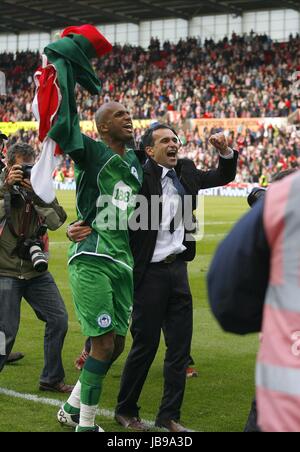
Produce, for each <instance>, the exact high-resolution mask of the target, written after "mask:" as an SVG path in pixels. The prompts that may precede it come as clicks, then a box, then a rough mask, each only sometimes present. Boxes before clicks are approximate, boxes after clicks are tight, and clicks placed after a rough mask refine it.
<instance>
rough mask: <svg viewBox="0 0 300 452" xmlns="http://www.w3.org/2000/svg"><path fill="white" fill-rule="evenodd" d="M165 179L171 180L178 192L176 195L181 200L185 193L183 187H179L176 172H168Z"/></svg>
mask: <svg viewBox="0 0 300 452" xmlns="http://www.w3.org/2000/svg"><path fill="white" fill-rule="evenodd" d="M167 177H169V178H170V179H172V181H173V184H174V187H175V188H176V190H177V191H178V194H179V195H180V196H181V197H182V198H183V197H184V195H186V191H185V189H184V188H183V186H182V185H181V183H180V180H179V179H178V177H177V174H176V172H175V171H174V170H171V171H169V172H168V173H167Z"/></svg>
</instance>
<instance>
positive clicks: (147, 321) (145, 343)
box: [116, 258, 193, 424]
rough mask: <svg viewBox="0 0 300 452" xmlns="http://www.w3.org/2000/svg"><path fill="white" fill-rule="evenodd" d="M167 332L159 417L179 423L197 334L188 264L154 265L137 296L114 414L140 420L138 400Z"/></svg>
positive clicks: (159, 418)
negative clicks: (130, 341)
mask: <svg viewBox="0 0 300 452" xmlns="http://www.w3.org/2000/svg"><path fill="white" fill-rule="evenodd" d="M162 331H163V332H164V335H165V341H166V344H167V350H166V355H165V362H164V393H163V398H162V401H161V405H160V409H159V412H158V415H157V419H156V421H157V423H158V424H159V423H160V421H163V420H170V419H172V420H174V421H179V420H180V414H181V406H182V402H183V398H184V392H185V386H186V369H187V367H188V364H189V360H190V352H191V342H192V334H193V302H192V295H191V291H190V286H189V281H188V273H187V264H186V263H185V262H184V261H183V260H181V259H180V258H177V260H176V261H175V262H173V263H172V264H164V263H160V264H150V265H149V267H148V269H147V272H146V275H145V278H144V280H143V282H142V284H141V285H140V287H139V288H138V289H137V290H136V291H135V300H134V308H133V318H132V327H131V333H132V337H133V345H132V348H131V351H130V354H129V356H128V359H127V362H126V364H125V369H124V372H123V376H122V381H121V389H120V394H119V397H118V405H117V408H116V414H120V415H123V416H125V415H126V416H133V417H135V416H136V417H138V416H139V408H138V400H139V398H140V395H141V392H142V389H143V386H144V383H145V381H146V378H147V375H148V372H149V370H150V367H151V365H152V363H153V361H154V358H155V356H156V353H157V351H158V348H159V345H160V339H161V333H162Z"/></svg>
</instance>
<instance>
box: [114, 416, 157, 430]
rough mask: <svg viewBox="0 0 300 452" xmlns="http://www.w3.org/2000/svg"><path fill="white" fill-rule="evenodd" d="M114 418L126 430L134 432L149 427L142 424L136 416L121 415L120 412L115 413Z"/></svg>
mask: <svg viewBox="0 0 300 452" xmlns="http://www.w3.org/2000/svg"><path fill="white" fill-rule="evenodd" d="M115 420H116V421H117V423H118V424H120V425H122V427H124V428H126V429H127V430H132V431H134V432H148V431H149V430H150V428H149V427H148V426H147V425H146V424H144V422H142V421H141V420H140V419H139V418H138V417H130V416H123V415H122V414H116V415H115Z"/></svg>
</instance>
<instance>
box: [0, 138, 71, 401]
mask: <svg viewBox="0 0 300 452" xmlns="http://www.w3.org/2000/svg"><path fill="white" fill-rule="evenodd" d="M6 157H7V167H6V168H5V169H4V171H3V172H2V174H1V176H0V371H2V369H3V367H4V365H5V363H6V361H7V358H8V356H9V354H10V352H11V350H12V348H13V345H14V342H15V338H16V335H17V332H18V329H19V323H20V310H21V300H22V298H24V299H25V300H26V301H27V302H28V303H29V304H30V306H31V307H32V308H33V310H34V311H35V313H36V315H37V317H38V319H39V320H42V321H43V322H45V323H46V331H45V344H44V345H45V348H44V353H45V367H44V369H43V372H42V375H41V379H40V390H42V391H53V392H54V391H55V392H63V393H66V392H71V390H72V388H71V387H70V386H67V385H65V384H64V381H63V380H64V377H65V374H64V369H63V364H62V357H61V353H62V348H63V344H64V339H65V336H66V333H67V329H68V316H67V312H66V309H65V305H64V302H63V300H62V298H61V296H60V293H59V291H58V288H57V286H56V284H55V282H54V280H53V278H52V276H51V275H50V273H49V272H48V271H47V270H48V253H47V252H48V249H47V246H48V245H47V242H48V237H47V228H48V229H50V230H53V231H54V230H57V229H58V228H60V227H61V226H62V225H63V223H64V222H65V221H66V218H67V216H66V214H65V212H64V210H63V208H62V207H60V206H59V204H58V202H57V201H56V200H55V201H54V202H53V203H52V204H51V205H46V204H45V203H43V202H42V201H41V200H40V199H39V198H38V197H37V196H36V195H35V194H34V192H33V190H32V187H31V184H30V174H31V169H32V167H33V166H34V163H35V153H34V150H33V149H32V148H31V146H29V145H27V144H22V143H21V144H16V145H14V146H12V147H10V148H9V149H8V152H7V156H6ZM1 350H2V352H3V351H5V353H6V355H5V356H3V355H4V354H3V353H2V355H1Z"/></svg>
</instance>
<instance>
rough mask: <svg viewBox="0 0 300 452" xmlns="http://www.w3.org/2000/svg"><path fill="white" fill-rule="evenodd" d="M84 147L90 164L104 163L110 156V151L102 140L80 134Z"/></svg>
mask: <svg viewBox="0 0 300 452" xmlns="http://www.w3.org/2000/svg"><path fill="white" fill-rule="evenodd" d="M82 136H83V142H84V148H85V151H87V155H88V156H89V163H91V165H93V166H94V165H99V163H105V162H106V161H107V160H108V159H110V158H111V156H112V151H111V150H110V149H109V147H108V146H106V144H105V143H103V141H96V140H94V139H93V138H91V137H89V136H88V135H85V134H82Z"/></svg>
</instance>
